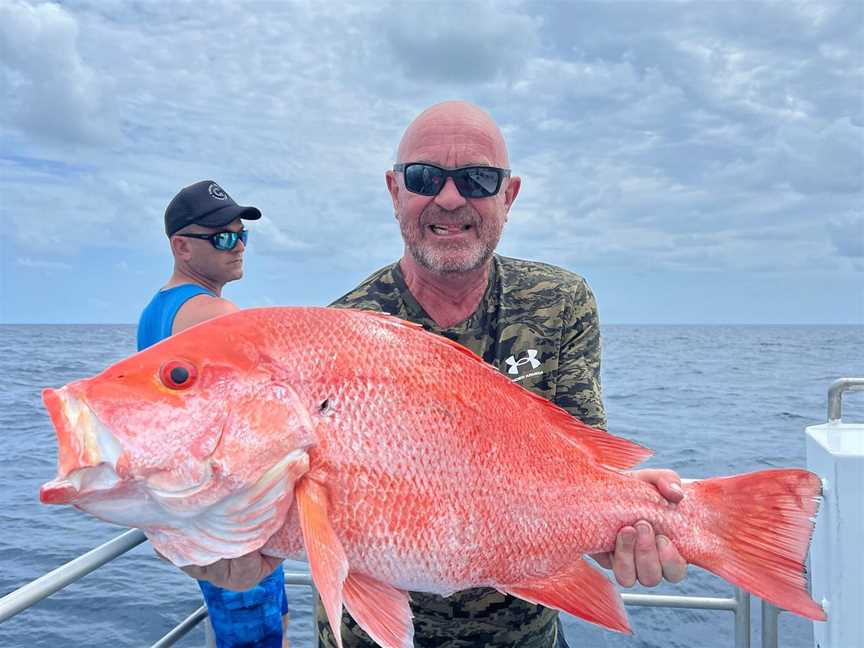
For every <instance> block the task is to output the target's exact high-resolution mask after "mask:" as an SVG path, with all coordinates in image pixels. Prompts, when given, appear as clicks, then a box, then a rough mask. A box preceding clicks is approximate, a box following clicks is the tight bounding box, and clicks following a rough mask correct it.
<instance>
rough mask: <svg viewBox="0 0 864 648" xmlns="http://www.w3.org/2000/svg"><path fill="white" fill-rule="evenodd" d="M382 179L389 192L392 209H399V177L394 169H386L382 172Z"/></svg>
mask: <svg viewBox="0 0 864 648" xmlns="http://www.w3.org/2000/svg"><path fill="white" fill-rule="evenodd" d="M384 181H385V182H386V183H387V191H388V192H389V193H390V200H392V201H393V210H394V211H397V212H398V211H399V178H398V177H397V176H396V172H395V171H391V170H388V171H387V172H386V173H385V174H384Z"/></svg>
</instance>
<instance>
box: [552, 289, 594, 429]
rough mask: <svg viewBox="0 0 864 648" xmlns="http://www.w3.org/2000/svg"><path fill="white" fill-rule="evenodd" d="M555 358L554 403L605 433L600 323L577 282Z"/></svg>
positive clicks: (586, 292) (589, 297) (589, 294)
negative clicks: (556, 358)
mask: <svg viewBox="0 0 864 648" xmlns="http://www.w3.org/2000/svg"><path fill="white" fill-rule="evenodd" d="M569 310H570V312H569V314H568V315H569V316H568V317H567V318H566V324H565V327H566V328H565V331H564V335H563V337H562V341H561V353H560V355H559V366H558V381H557V383H558V384H557V386H556V391H555V403H556V404H557V405H559V406H561V407H563V408H564V409H566V410H568V411H569V412H570V413H571V414H573V416H575V417H576V418H578V419H579V420H581V421H583V422H584V423H586V424H588V425H591V426H593V427H598V428H602V429H604V430H605V429H606V410H605V408H604V407H603V395H602V390H601V386H600V320H599V318H598V316H597V302H596V301H595V300H594V295H593V293H592V292H591V289H590V288H589V287H588V284H587V283H586V282H585V281H584V280H581V281H580V282H579V283H578V284H577V286H576V289H575V290H574V293H573V300H572V302H571V304H570V309H569Z"/></svg>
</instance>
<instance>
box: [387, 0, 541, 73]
mask: <svg viewBox="0 0 864 648" xmlns="http://www.w3.org/2000/svg"><path fill="white" fill-rule="evenodd" d="M415 6H416V7H417V8H419V9H420V11H415V12H410V11H403V9H404V5H403V4H402V3H399V4H392V5H390V7H389V8H388V9H386V10H385V11H383V12H382V15H381V18H382V22H383V24H384V30H385V35H386V38H387V41H388V42H389V44H390V47H391V48H392V61H393V63H392V64H395V65H396V66H398V67H400V68H401V69H402V71H403V74H404V75H405V76H406V77H407V78H409V79H411V80H412V81H421V82H422V81H432V82H438V83H446V84H453V83H457V84H458V83H477V82H480V83H483V82H488V81H495V80H497V79H501V78H504V79H508V80H512V79H514V78H516V77H517V75H518V74H519V72H520V69H521V67H522V63H523V62H524V61H525V59H526V58H527V57H528V56H530V55H531V54H532V53H533V52H534V51H535V49H536V48H537V46H538V44H539V41H540V39H539V31H540V28H541V21H540V20H538V19H536V18H533V17H531V16H528V15H525V14H522V13H519V12H518V11H517V10H515V9H508V8H506V5H504V4H502V3H497V2H495V3H493V2H491V1H489V0H487V1H481V2H459V3H449V2H443V3H438V4H435V5H433V4H423V5H415Z"/></svg>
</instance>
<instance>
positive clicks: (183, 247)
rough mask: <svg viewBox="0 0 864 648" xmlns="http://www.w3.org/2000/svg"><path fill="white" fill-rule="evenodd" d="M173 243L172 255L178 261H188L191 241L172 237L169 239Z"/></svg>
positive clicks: (180, 237)
mask: <svg viewBox="0 0 864 648" xmlns="http://www.w3.org/2000/svg"><path fill="white" fill-rule="evenodd" d="M168 240H169V241H170V242H171V253H172V254H173V255H174V257H175V258H177V259H187V258H188V257H189V240H188V239H185V238H183V237H182V236H172V237H171V238H170V239H168Z"/></svg>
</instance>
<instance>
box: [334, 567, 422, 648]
mask: <svg viewBox="0 0 864 648" xmlns="http://www.w3.org/2000/svg"><path fill="white" fill-rule="evenodd" d="M342 595H343V596H344V598H345V607H346V608H347V609H348V612H349V613H350V614H351V616H352V617H353V618H354V620H355V621H356V622H357V623H358V624H359V625H360V627H361V628H363V629H364V630H365V631H366V633H367V634H368V635H369V636H370V637H372V639H373V640H374V641H375V642H376V643H378V644H380V645H381V646H383V648H412V647H413V646H414V624H413V622H412V621H411V606H410V605H409V604H408V594H407V593H405V592H403V591H401V590H398V589H396V588H395V587H392V586H390V585H387V584H386V583H382V582H381V581H379V580H376V579H374V578H372V577H371V576H366V575H364V574H358V573H355V572H352V573H350V574H349V575H348V578H346V579H345V584H344V585H343V587H342Z"/></svg>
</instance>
